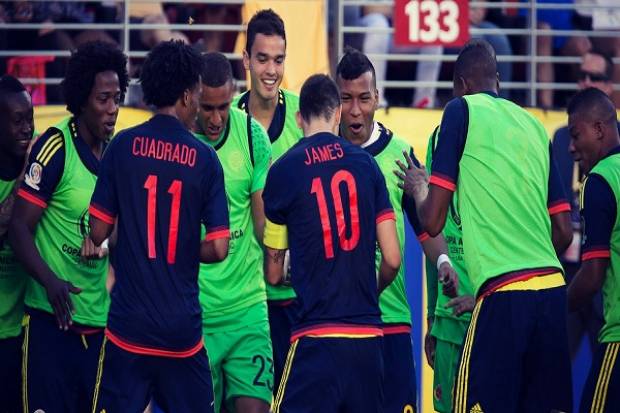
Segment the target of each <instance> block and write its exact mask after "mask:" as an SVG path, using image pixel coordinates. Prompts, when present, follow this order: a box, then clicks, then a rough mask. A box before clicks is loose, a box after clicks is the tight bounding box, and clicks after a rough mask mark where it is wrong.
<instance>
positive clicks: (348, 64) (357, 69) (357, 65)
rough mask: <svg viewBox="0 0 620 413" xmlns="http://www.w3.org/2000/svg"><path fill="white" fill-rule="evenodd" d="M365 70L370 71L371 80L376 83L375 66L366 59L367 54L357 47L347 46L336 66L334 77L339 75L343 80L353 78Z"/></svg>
mask: <svg viewBox="0 0 620 413" xmlns="http://www.w3.org/2000/svg"><path fill="white" fill-rule="evenodd" d="M366 72H370V73H372V82H373V84H374V85H376V82H377V78H376V74H375V67H374V66H373V65H372V62H371V61H370V59H368V56H366V55H365V54H364V53H362V52H360V51H359V50H357V49H354V48H352V47H347V48H346V49H345V51H344V55H343V56H342V59H340V62H338V66H337V67H336V77H341V78H342V79H344V80H354V79H357V78H358V77H360V76H361V75H363V74H364V73H366Z"/></svg>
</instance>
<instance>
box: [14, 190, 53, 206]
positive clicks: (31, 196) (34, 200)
mask: <svg viewBox="0 0 620 413" xmlns="http://www.w3.org/2000/svg"><path fill="white" fill-rule="evenodd" d="M17 195H18V196H20V197H22V198H24V199H25V200H26V201H28V202H30V203H31V204H35V205H36V206H39V207H41V208H47V202H45V201H44V200H42V199H41V198H39V197H38V196H36V195H34V194H31V193H30V192H28V191H26V190H25V189H21V188H20V189H19V190H18V191H17Z"/></svg>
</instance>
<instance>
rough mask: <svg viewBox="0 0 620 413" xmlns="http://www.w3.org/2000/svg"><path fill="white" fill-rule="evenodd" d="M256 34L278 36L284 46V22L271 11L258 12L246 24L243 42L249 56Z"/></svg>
mask: <svg viewBox="0 0 620 413" xmlns="http://www.w3.org/2000/svg"><path fill="white" fill-rule="evenodd" d="M257 34H262V35H264V36H274V35H275V36H280V37H281V38H282V39H284V44H285V45H286V33H285V32H284V21H283V20H282V18H281V17H280V16H278V14H277V13H276V12H275V11H273V10H272V9H266V10H259V11H258V12H257V13H256V14H255V15H254V16H252V18H251V19H250V22H249V23H248V30H247V34H246V41H245V51H246V52H247V53H248V55H250V54H251V51H252V45H254V40H255V39H256V35H257Z"/></svg>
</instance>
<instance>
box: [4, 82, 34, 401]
mask: <svg viewBox="0 0 620 413" xmlns="http://www.w3.org/2000/svg"><path fill="white" fill-rule="evenodd" d="M33 132H34V116H33V110H32V100H31V98H30V95H29V94H28V92H27V91H26V88H24V85H22V84H21V82H20V81H19V80H17V79H15V78H14V77H12V76H9V75H4V76H2V77H0V365H1V366H2V369H0V383H3V384H2V389H1V390H0V412H2V413H11V412H17V411H20V409H21V408H22V407H21V400H20V397H19V396H20V386H19V382H20V380H19V378H20V375H21V373H20V367H21V365H20V364H21V363H20V360H21V346H22V342H23V340H22V337H21V332H22V318H23V316H24V292H25V290H26V281H27V280H28V275H27V274H26V272H25V271H24V269H23V268H22V266H21V265H20V264H19V263H18V262H17V260H16V259H15V257H14V254H13V250H12V249H11V246H10V245H9V243H8V241H7V232H8V223H9V218H10V217H11V211H12V209H13V203H14V201H15V193H16V192H17V188H18V187H19V183H20V181H21V176H22V172H23V170H24V165H25V162H26V153H27V151H28V147H29V145H30V142H31V139H32V134H33Z"/></svg>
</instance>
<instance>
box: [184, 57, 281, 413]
mask: <svg viewBox="0 0 620 413" xmlns="http://www.w3.org/2000/svg"><path fill="white" fill-rule="evenodd" d="M203 61H204V72H203V75H202V94H201V96H200V108H199V110H198V122H197V133H196V134H195V135H196V136H197V137H198V139H200V140H201V141H202V142H204V143H206V144H208V145H210V146H212V147H213V148H214V149H215V150H216V151H217V156H218V158H219V159H220V162H221V163H222V168H223V170H224V186H225V188H226V194H227V196H228V203H229V205H228V206H229V208H230V233H231V241H230V250H229V253H228V257H227V258H226V259H225V260H224V261H222V262H220V263H217V264H202V265H201V266H200V276H199V282H200V303H201V305H202V328H203V333H204V339H205V345H206V347H207V349H208V351H209V362H210V365H211V376H212V377H213V388H214V396H215V411H216V412H218V413H219V412H220V410H221V409H220V407H221V406H224V407H225V410H226V411H228V412H231V413H232V412H248V413H249V412H264V413H267V412H268V411H269V406H270V404H271V399H272V394H273V355H272V351H271V338H270V336H269V320H268V318H267V301H266V300H267V297H266V294H265V278H264V274H263V251H262V248H261V244H262V240H263V230H264V227H265V213H264V210H263V199H262V194H263V188H264V186H265V178H266V177H267V170H268V169H269V164H270V158H271V146H270V144H269V138H268V137H267V133H266V132H265V130H264V129H263V127H262V126H260V125H259V123H258V122H256V121H255V120H254V119H252V117H251V116H249V115H247V114H246V113H245V112H243V111H241V110H239V109H235V108H231V102H232V98H233V93H234V84H233V75H232V69H231V66H230V63H229V62H228V60H227V59H226V57H225V56H224V55H223V54H221V53H215V52H214V53H207V54H206V55H204V56H203ZM258 240H260V243H259V242H258Z"/></svg>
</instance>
